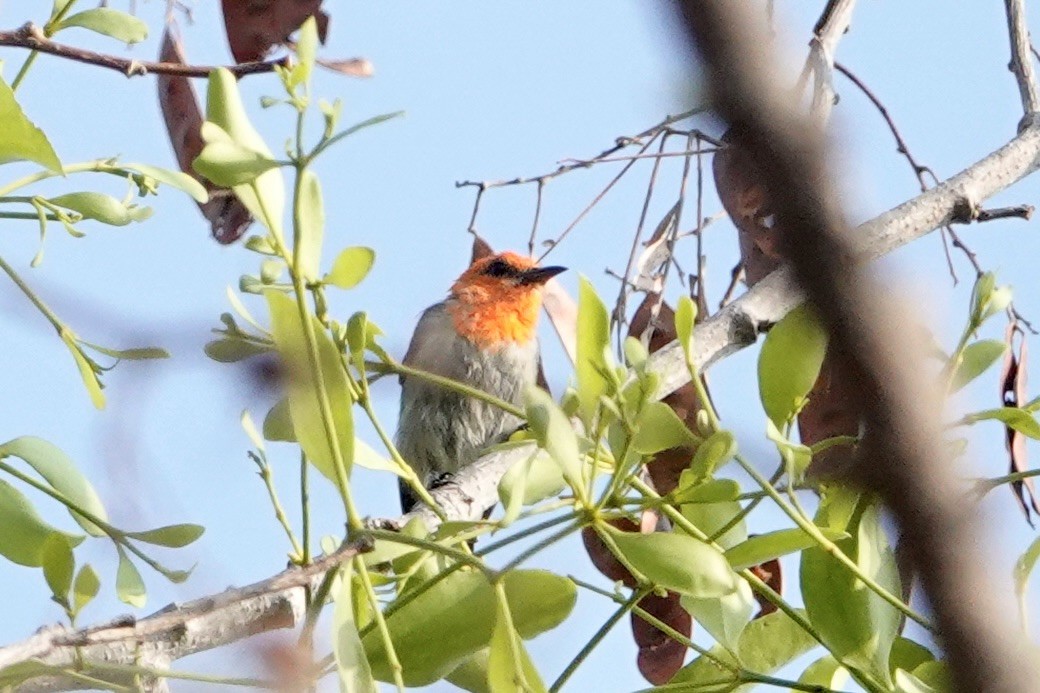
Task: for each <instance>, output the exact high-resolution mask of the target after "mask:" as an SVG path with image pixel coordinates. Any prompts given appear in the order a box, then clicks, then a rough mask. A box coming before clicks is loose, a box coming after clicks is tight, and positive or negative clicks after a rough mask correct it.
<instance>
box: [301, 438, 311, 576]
mask: <svg viewBox="0 0 1040 693" xmlns="http://www.w3.org/2000/svg"><path fill="white" fill-rule="evenodd" d="M309 466H310V465H308V464H307V454H306V453H304V451H303V448H300V510H301V513H300V514H301V515H302V517H301V524H302V525H303V539H302V542H303V547H302V549H303V550H302V551H301V552H300V558H301V559H302V561H303V564H304V565H307V564H308V563H310V562H311V495H310V489H309V488H308V480H307V473H308V467H309Z"/></svg>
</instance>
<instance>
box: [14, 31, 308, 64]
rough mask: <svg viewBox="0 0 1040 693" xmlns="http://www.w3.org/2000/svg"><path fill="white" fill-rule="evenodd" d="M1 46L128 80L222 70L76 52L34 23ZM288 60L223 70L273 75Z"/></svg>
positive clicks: (282, 59) (89, 52)
mask: <svg viewBox="0 0 1040 693" xmlns="http://www.w3.org/2000/svg"><path fill="white" fill-rule="evenodd" d="M0 46H10V47H13V48H28V49H30V50H34V51H39V52H40V53H47V54H48V55H54V56H57V57H59V58H65V59H67V60H75V61H76V62H81V63H87V64H88V65H96V66H98V67H104V68H107V69H109V70H115V71H116V72H120V73H122V74H123V75H124V76H126V77H136V76H139V75H149V74H152V75H177V76H180V77H209V73H211V72H213V71H214V70H216V69H219V68H220V67H221V66H219V65H184V64H182V63H164V62H153V61H150V60H133V59H130V58H120V57H118V56H115V55H108V54H105V53H96V52H94V51H88V50H86V49H84V48H76V47H75V46H69V45H66V44H64V43H58V42H56V41H52V40H50V39H49V38H47V36H46V35H44V33H43V30H42V29H40V27H38V26H36V25H35V24H33V23H32V22H27V23H26V24H24V25H23V26H22V27H21V28H18V29H14V30H13V31H0ZM287 64H288V58H279V59H278V60H263V61H257V62H249V63H242V64H240V65H227V66H224V69H226V70H228V71H229V72H231V73H232V74H233V75H235V76H237V77H242V76H244V75H253V74H257V73H261V72H273V71H274V69H275V68H276V67H285V66H286V65H287Z"/></svg>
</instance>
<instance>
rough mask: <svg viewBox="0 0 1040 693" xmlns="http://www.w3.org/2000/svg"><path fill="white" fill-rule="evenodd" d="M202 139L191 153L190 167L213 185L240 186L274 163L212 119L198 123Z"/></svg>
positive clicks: (255, 177) (252, 179)
mask: <svg viewBox="0 0 1040 693" xmlns="http://www.w3.org/2000/svg"><path fill="white" fill-rule="evenodd" d="M202 139H203V140H205V142H206V146H205V147H203V148H202V151H201V152H200V153H199V155H198V156H197V157H195V160H194V161H193V162H192V168H194V169H195V170H196V171H198V172H199V173H201V174H202V175H203V176H205V177H206V178H207V179H209V180H211V181H213V182H214V183H216V184H217V185H220V186H223V187H234V186H243V185H246V184H249V183H252V182H253V181H255V180H256V179H257V178H258V177H259V176H260V175H261V174H262V173H265V172H267V171H270V170H272V169H274V168H276V167H277V166H278V162H277V161H275V160H274V159H273V158H272V157H271V155H270V154H269V153H265V152H258V151H256V150H255V149H250V148H249V147H247V146H245V145H243V144H241V143H239V142H236V141H235V140H233V139H232V138H231V136H230V135H229V134H228V133H226V132H225V131H224V130H223V129H221V128H220V126H218V125H216V124H214V123H210V122H205V123H203V124H202Z"/></svg>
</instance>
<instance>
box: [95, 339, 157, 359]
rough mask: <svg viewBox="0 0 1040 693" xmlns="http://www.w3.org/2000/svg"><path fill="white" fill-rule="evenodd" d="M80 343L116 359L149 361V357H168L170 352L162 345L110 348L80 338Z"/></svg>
mask: <svg viewBox="0 0 1040 693" xmlns="http://www.w3.org/2000/svg"><path fill="white" fill-rule="evenodd" d="M80 344H82V345H83V346H85V347H89V348H91V349H93V350H94V351H96V352H98V353H99V354H104V355H105V356H111V357H112V358H114V359H124V360H126V361H147V360H149V359H168V358H170V353H169V352H168V351H166V350H165V349H162V348H160V347H136V348H133V349H110V348H108V347H103V346H99V345H97V344H91V343H90V342H84V341H83V340H80Z"/></svg>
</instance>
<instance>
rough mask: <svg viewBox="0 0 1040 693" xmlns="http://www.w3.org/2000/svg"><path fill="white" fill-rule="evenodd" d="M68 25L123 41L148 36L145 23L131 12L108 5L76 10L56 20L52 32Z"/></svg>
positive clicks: (126, 41) (134, 41)
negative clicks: (74, 12)
mask: <svg viewBox="0 0 1040 693" xmlns="http://www.w3.org/2000/svg"><path fill="white" fill-rule="evenodd" d="M70 27H81V28H83V29H89V30H90V31H93V32H96V33H99V34H103V35H105V36H111V37H112V38H114V39H116V40H118V41H122V42H124V43H140V42H141V41H144V40H145V39H146V38H148V25H147V24H145V23H144V22H143V21H141V20H140V19H138V18H137V17H135V16H133V15H131V14H127V13H126V12H120V11H119V10H114V9H112V8H110V7H95V8H94V9H92V10H85V11H83V12H77V13H76V14H74V15H72V16H70V17H68V18H66V19H63V20H62V21H60V22H58V23H57V25H56V26H54V27H53V29H52V32H58V31H61V30H62V29H68V28H70Z"/></svg>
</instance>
